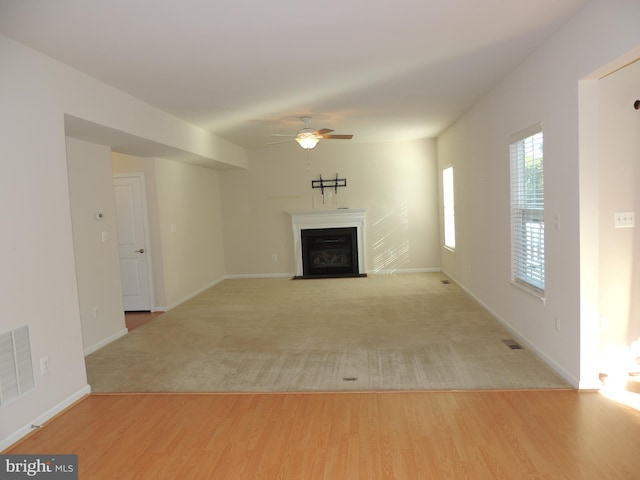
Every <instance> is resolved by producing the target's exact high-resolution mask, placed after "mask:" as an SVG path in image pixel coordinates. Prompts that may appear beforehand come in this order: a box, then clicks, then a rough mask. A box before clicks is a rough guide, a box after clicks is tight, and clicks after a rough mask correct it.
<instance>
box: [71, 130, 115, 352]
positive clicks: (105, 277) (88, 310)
mask: <svg viewBox="0 0 640 480" xmlns="http://www.w3.org/2000/svg"><path fill="white" fill-rule="evenodd" d="M67 166H68V169H69V198H70V202H71V221H72V224H73V246H74V254H75V260H76V276H77V282H78V296H79V304H80V322H81V324H82V340H83V343H84V351H85V352H91V351H95V350H96V349H97V348H99V347H100V346H102V345H104V344H105V343H106V342H108V341H110V340H114V339H115V338H117V337H119V336H122V335H125V334H126V333H127V329H126V326H125V322H124V307H123V304H122V287H121V280H120V264H119V262H118V258H119V257H118V231H117V221H116V206H115V198H114V194H113V180H112V178H113V177H112V175H111V150H110V149H109V147H104V146H102V145H95V144H93V143H88V142H83V141H81V140H76V139H73V138H69V137H67ZM97 212H102V213H103V214H104V219H103V220H101V221H96V218H95V214H96V213H97ZM103 232H106V235H107V240H106V241H103V239H102V234H103Z"/></svg>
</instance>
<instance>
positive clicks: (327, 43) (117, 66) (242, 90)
mask: <svg viewBox="0 0 640 480" xmlns="http://www.w3.org/2000/svg"><path fill="white" fill-rule="evenodd" d="M586 3H588V0H535V2H534V1H532V0H393V1H391V0H366V1H365V0H339V1H338V0H325V1H323V2H318V3H311V2H304V1H301V0H270V1H260V0H181V1H176V0H55V1H53V0H49V1H43V0H0V33H1V34H3V35H6V36H8V37H10V38H13V39H15V40H17V41H19V42H21V43H23V44H25V45H28V46H30V47H32V48H34V49H36V50H39V51H41V52H43V53H45V54H47V55H50V56H51V57H54V58H56V59H58V60H60V61H62V62H63V63H66V64H68V65H70V66H72V67H75V68H77V69H78V70H81V71H83V72H85V73H87V74H89V75H91V76H93V77H95V78H97V79H99V80H102V81H104V82H106V83H109V84H111V85H113V86H115V87H117V88H119V89H121V90H123V91H125V92H128V93H129V94H131V95H133V96H135V97H138V98H140V99H142V100H144V101H146V102H148V103H150V104H152V105H154V106H156V107H158V108H160V109H162V110H165V111H167V112H169V113H172V114H174V115H175V116H177V117H180V118H183V119H185V120H187V121H189V122H191V123H193V124H196V125H198V126H201V127H203V128H205V129H207V130H209V131H211V132H212V133H214V134H216V135H218V136H220V137H222V138H225V139H227V140H230V141H231V142H233V143H235V144H237V145H241V146H244V147H247V148H257V147H263V146H265V145H267V144H268V143H269V142H273V141H277V139H274V138H273V137H270V136H269V134H270V133H280V134H285V133H286V134H293V133H296V132H297V131H298V130H299V129H300V128H302V127H303V124H302V122H301V121H300V120H299V119H298V117H300V116H301V115H312V116H313V121H312V126H313V127H316V128H323V127H327V128H332V129H334V130H335V133H352V134H354V139H353V140H352V142H370V141H388V140H402V139H412V138H424V137H435V136H437V135H438V134H439V133H440V132H441V131H442V130H443V129H444V128H446V127H447V126H448V125H450V124H451V123H452V122H453V121H454V120H455V119H456V118H457V117H458V116H459V115H460V114H461V113H462V112H464V111H465V110H466V109H468V108H469V107H470V106H471V105H473V104H474V103H475V102H476V101H477V100H478V99H479V98H480V97H481V96H482V95H484V94H485V93H487V91H488V90H489V89H490V88H491V87H492V85H494V84H495V83H496V82H497V81H498V80H499V79H501V78H502V77H504V76H505V75H506V74H507V73H508V72H509V71H510V70H511V69H513V68H514V67H515V66H516V65H517V64H518V63H519V62H520V61H521V60H522V59H523V57H525V56H526V55H527V54H529V53H530V52H531V51H533V50H534V49H535V48H536V47H537V46H538V45H540V44H541V43H542V42H544V40H545V38H546V37H548V35H549V34H550V33H552V32H553V31H554V30H555V29H557V28H558V27H559V26H560V25H561V24H562V23H563V22H565V21H566V20H567V19H568V18H569V17H570V16H572V15H573V14H575V13H576V12H577V11H578V10H579V9H580V8H582V7H583V6H584V5H585V4H586ZM336 141H337V140H336Z"/></svg>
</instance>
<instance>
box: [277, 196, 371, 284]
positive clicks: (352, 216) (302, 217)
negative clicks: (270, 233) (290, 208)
mask: <svg viewBox="0 0 640 480" xmlns="http://www.w3.org/2000/svg"><path fill="white" fill-rule="evenodd" d="M287 213H288V214H289V215H291V225H292V227H293V255H294V266H295V275H296V276H297V277H301V276H302V275H303V268H302V240H301V239H302V230H308V229H314V228H349V227H355V228H356V229H357V241H358V269H359V273H361V274H364V273H365V272H366V264H365V257H364V250H365V242H364V233H365V232H364V227H365V219H366V213H367V210H366V209H364V208H339V209H337V210H313V211H310V212H287Z"/></svg>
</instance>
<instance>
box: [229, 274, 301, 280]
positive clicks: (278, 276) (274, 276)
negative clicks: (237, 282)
mask: <svg viewBox="0 0 640 480" xmlns="http://www.w3.org/2000/svg"><path fill="white" fill-rule="evenodd" d="M294 276H295V274H294V273H241V274H236V275H227V276H225V277H224V278H225V279H227V278H228V279H238V278H293V277H294Z"/></svg>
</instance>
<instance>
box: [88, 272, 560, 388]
mask: <svg viewBox="0 0 640 480" xmlns="http://www.w3.org/2000/svg"><path fill="white" fill-rule="evenodd" d="M445 278H446V277H444V276H443V275H442V274H438V273H436V274H433V273H424V274H401V275H372V276H369V277H367V278H344V279H318V280H290V279H284V278H275V279H238V280H236V279H234V280H225V281H223V282H221V283H220V284H218V285H216V286H215V287H213V288H211V289H209V290H207V291H206V292H204V293H202V294H201V295H198V296H197V297H195V298H194V299H192V300H190V301H188V302H186V303H185V304H183V305H180V306H179V307H177V308H175V309H173V310H171V311H170V312H167V313H165V314H163V315H160V316H159V317H158V318H156V319H155V320H153V321H152V322H151V323H148V324H146V325H144V326H142V327H140V328H138V329H136V330H134V331H132V332H130V333H129V334H128V335H126V336H125V337H122V338H120V339H119V340H117V341H115V342H113V343H111V344H109V345H107V346H106V347H104V348H102V349H101V350H99V351H97V352H95V353H93V354H91V355H89V356H88V357H87V359H86V360H87V373H88V377H89V383H90V385H91V387H92V390H93V391H94V392H268V391H341V390H352V391H353V390H365V391H375V390H441V389H445V390H449V389H511V388H569V385H568V384H567V383H566V382H565V381H564V380H563V379H562V378H561V377H559V376H558V375H557V374H555V373H554V372H553V371H552V370H551V369H549V368H548V367H547V366H546V365H545V364H544V363H543V362H541V361H540V360H539V359H538V358H537V357H536V356H535V355H534V354H533V353H532V352H530V351H528V350H526V349H521V350H512V349H510V348H509V347H508V346H506V345H505V343H504V342H503V340H505V339H508V338H510V335H509V333H508V332H507V331H506V330H505V329H504V328H503V327H502V326H501V325H500V324H499V323H498V322H497V321H496V320H495V319H494V318H493V317H492V316H491V315H489V314H488V313H487V312H486V311H485V310H484V309H482V308H481V307H480V306H478V305H477V303H476V302H474V301H473V300H472V299H471V298H469V297H468V296H467V295H466V294H465V293H464V292H463V291H462V290H461V289H460V288H458V287H457V286H456V285H455V284H453V283H450V284H444V283H442V280H444V279H445Z"/></svg>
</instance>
